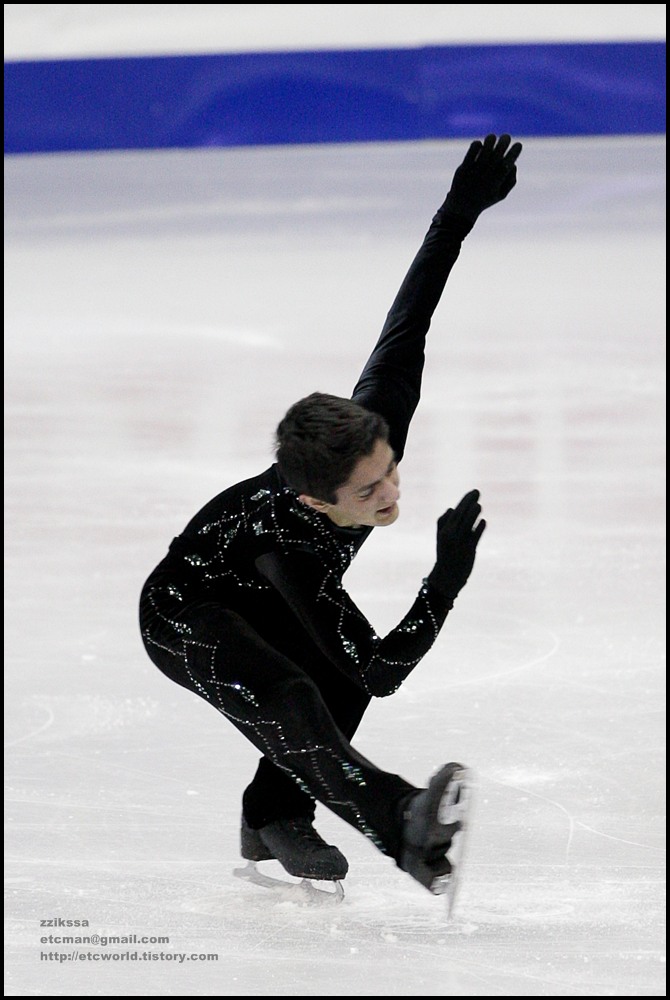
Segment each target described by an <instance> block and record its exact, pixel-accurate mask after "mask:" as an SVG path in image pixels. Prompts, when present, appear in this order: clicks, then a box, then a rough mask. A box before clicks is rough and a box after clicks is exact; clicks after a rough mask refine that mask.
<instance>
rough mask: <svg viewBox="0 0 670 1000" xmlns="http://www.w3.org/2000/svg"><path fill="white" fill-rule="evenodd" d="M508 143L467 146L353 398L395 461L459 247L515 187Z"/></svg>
mask: <svg viewBox="0 0 670 1000" xmlns="http://www.w3.org/2000/svg"><path fill="white" fill-rule="evenodd" d="M510 142H511V139H510V137H509V136H508V135H502V136H500V138H496V136H495V135H488V136H487V137H486V138H485V139H484V141H483V142H480V141H478V140H477V141H475V142H473V143H472V144H471V145H470V148H469V150H468V152H467V154H466V156H465V158H464V160H463V162H462V163H461V165H460V166H459V168H458V169H457V170H456V172H455V174H454V177H453V181H452V185H451V188H450V191H449V194H448V195H447V197H446V198H445V200H444V203H443V204H442V206H441V207H440V208H439V209H438V211H437V213H436V214H435V216H434V218H433V220H432V223H431V226H430V228H429V230H428V232H427V234H426V237H425V239H424V241H423V243H422V245H421V248H420V249H419V252H418V253H417V255H416V257H415V258H414V260H413V262H412V264H411V266H410V269H409V271H408V272H407V276H406V277H405V280H404V281H403V283H402V285H401V287H400V290H399V292H398V294H397V296H396V298H395V301H394V302H393V305H392V306H391V309H390V311H389V314H388V316H387V318H386V322H385V324H384V327H383V329H382V332H381V335H380V337H379V340H378V341H377V344H376V346H375V348H374V350H373V352H372V354H371V356H370V359H369V360H368V362H367V364H366V366H365V368H364V369H363V373H362V374H361V377H360V378H359V380H358V382H357V384H356V387H355V389H354V391H353V394H352V398H353V399H354V400H355V401H356V402H357V403H360V404H361V406H364V407H365V408H366V409H369V410H373V411H374V412H375V413H381V415H382V416H383V417H385V419H386V421H387V422H388V424H389V427H390V430H391V435H390V444H391V447H392V448H393V450H394V452H395V454H396V457H397V459H398V461H399V460H400V459H401V458H402V455H403V452H404V449H405V442H406V440H407V433H408V430H409V425H410V421H411V419H412V416H413V415H414V411H415V409H416V407H417V404H418V402H419V396H420V392H421V376H422V373H423V365H424V349H425V343H426V334H427V333H428V330H429V328H430V323H431V320H432V317H433V313H434V312H435V309H436V308H437V305H438V303H439V301H440V298H441V296H442V292H443V291H444V287H445V285H446V283H447V279H448V277H449V274H450V273H451V269H452V268H453V266H454V264H455V263H456V261H457V260H458V256H459V253H460V250H461V244H462V242H463V240H464V239H465V237H466V236H467V234H468V233H469V232H470V230H471V229H472V227H473V226H474V224H475V222H476V221H477V218H478V217H479V215H480V214H481V212H483V211H484V210H485V209H486V208H489V207H490V206H491V205H495V204H496V203H497V202H499V201H502V200H503V199H504V198H506V197H507V195H508V194H509V192H510V191H511V190H512V188H513V187H514V185H515V183H516V165H515V164H516V160H517V158H518V156H519V154H520V152H521V143H518V142H517V143H514V144H513V145H511V146H510Z"/></svg>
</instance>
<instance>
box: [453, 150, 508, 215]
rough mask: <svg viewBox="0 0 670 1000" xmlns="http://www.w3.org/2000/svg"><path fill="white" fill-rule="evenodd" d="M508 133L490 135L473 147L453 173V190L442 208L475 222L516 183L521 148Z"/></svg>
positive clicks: (504, 196) (505, 195)
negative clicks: (511, 143) (512, 142)
mask: <svg viewBox="0 0 670 1000" xmlns="http://www.w3.org/2000/svg"><path fill="white" fill-rule="evenodd" d="M511 141H512V139H511V137H510V136H509V135H501V136H500V138H499V139H498V138H496V136H495V135H487V136H486V138H485V139H484V141H483V142H480V141H479V139H477V140H476V141H475V142H473V143H472V144H471V146H470V149H469V150H468V152H467V153H466V155H465V159H464V160H463V162H462V163H461V165H460V167H459V168H458V170H457V171H456V173H455V174H454V179H453V181H452V183H451V190H450V191H449V194H448V195H447V197H446V199H445V201H444V204H443V206H442V211H448V212H450V213H452V214H454V215H462V216H464V217H465V218H466V219H469V220H470V222H475V221H476V219H477V217H478V216H479V215H480V213H481V212H483V211H484V209H485V208H490V206H491V205H495V204H496V203H497V202H499V201H502V200H503V198H506V197H507V195H508V194H509V193H510V191H511V190H512V188H513V187H514V185H515V184H516V166H515V164H516V161H517V159H518V157H519V153H520V152H521V150H522V148H523V147H522V145H521V143H520V142H515V143H514V145H512V146H510V142H511Z"/></svg>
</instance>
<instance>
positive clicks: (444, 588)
mask: <svg viewBox="0 0 670 1000" xmlns="http://www.w3.org/2000/svg"><path fill="white" fill-rule="evenodd" d="M481 511H482V508H481V506H480V504H479V490H472V491H471V492H470V493H467V494H466V495H465V496H464V497H463V499H462V500H461V502H460V503H459V504H458V506H457V507H456V509H455V510H453V509H452V508H451V507H450V508H449V510H447V511H446V512H445V513H444V514H443V515H442V517H441V518H440V519H439V521H438V522H437V559H436V562H435V566H434V568H433V569H432V571H431V572H430V574H429V575H428V578H427V580H428V583H430V584H431V585H432V586H433V587H434V589H435V590H437V591H438V592H439V593H440V594H441V596H442V597H444V598H445V600H446V601H447V602H448V605H449V607H451V605H452V604H453V602H454V600H455V599H456V597H457V596H458V594H459V592H460V591H461V589H462V588H463V587H464V586H465V584H466V582H467V579H468V577H469V576H470V573H471V572H472V567H473V565H474V561H475V550H476V548H477V544H478V542H479V539H480V538H481V537H482V534H483V532H484V529H485V527H486V521H480V522H479V523H478V524H477V526H476V527H475V522H476V521H477V518H478V517H479V515H480V514H481Z"/></svg>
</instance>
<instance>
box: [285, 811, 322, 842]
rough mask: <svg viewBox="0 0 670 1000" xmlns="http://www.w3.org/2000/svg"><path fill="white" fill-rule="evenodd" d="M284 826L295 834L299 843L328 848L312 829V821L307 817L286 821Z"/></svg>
mask: <svg viewBox="0 0 670 1000" xmlns="http://www.w3.org/2000/svg"><path fill="white" fill-rule="evenodd" d="M286 825H287V827H288V828H289V830H291V832H293V833H295V834H297V835H298V836H299V837H300V839H301V841H303V842H306V843H310V844H313V845H314V846H315V847H329V846H330V845H329V844H326V842H325V840H324V839H323V837H322V836H321V835H320V834H319V832H318V831H317V830H315V829H314V826H313V821H312V820H311V819H309V818H308V817H307V816H304V817H302V816H301V817H298V818H297V819H289V820H286Z"/></svg>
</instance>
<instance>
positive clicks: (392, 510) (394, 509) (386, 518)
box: [375, 503, 400, 527]
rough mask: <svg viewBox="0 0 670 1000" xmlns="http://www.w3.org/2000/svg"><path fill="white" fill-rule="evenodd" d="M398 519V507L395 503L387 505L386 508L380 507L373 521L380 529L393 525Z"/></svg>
mask: <svg viewBox="0 0 670 1000" xmlns="http://www.w3.org/2000/svg"><path fill="white" fill-rule="evenodd" d="M399 517H400V507H398V504H397V503H392V504H389V506H388V507H381V508H380V509H379V510H378V511H376V513H375V520H376V522H377V524H378V525H379V526H380V527H384V526H386V525H388V524H393V522H394V521H397V520H398V518H399Z"/></svg>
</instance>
